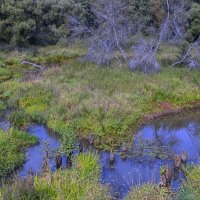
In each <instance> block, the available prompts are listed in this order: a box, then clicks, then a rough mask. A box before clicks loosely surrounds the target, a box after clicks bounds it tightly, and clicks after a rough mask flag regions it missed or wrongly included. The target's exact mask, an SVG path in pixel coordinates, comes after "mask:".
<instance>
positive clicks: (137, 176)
mask: <svg viewBox="0 0 200 200" xmlns="http://www.w3.org/2000/svg"><path fill="white" fill-rule="evenodd" d="M9 127H10V125H9V121H8V120H6V119H5V118H3V117H2V116H1V117H0V129H4V130H8V129H9ZM28 133H29V134H32V135H35V136H37V137H38V138H39V144H37V145H35V146H32V147H30V148H29V149H28V150H27V153H26V157H27V160H26V162H25V164H24V166H23V167H22V168H21V169H19V175H20V176H21V177H25V176H27V175H28V173H29V171H30V170H31V171H32V172H33V173H34V174H39V173H40V172H41V170H42V163H43V156H44V155H43V144H44V142H46V141H48V143H49V145H50V146H51V147H52V148H59V146H60V142H59V138H58V136H57V135H56V134H55V133H52V132H51V131H50V130H49V129H48V128H46V127H45V126H44V125H41V124H30V125H29V128H28ZM88 149H90V148H88V146H86V147H84V151H88ZM183 151H186V152H187V154H188V160H187V163H188V164H192V165H196V164H199V163H200V112H197V111H196V112H195V111H193V112H186V113H182V114H181V115H176V116H170V117H167V118H165V119H161V120H157V121H154V122H151V123H150V124H147V125H145V126H143V127H141V128H140V129H138V131H137V135H136V138H135V139H134V140H133V142H132V148H131V149H129V150H128V153H127V157H126V158H125V159H124V158H123V157H122V156H121V155H120V152H119V153H116V154H115V162H114V164H113V165H111V164H110V163H109V156H110V153H109V152H104V151H101V152H99V155H100V164H101V166H102V173H101V182H102V183H103V184H108V185H109V186H110V191H111V194H112V196H113V197H114V196H118V198H119V199H123V198H124V197H125V196H126V194H127V193H128V192H129V191H130V189H131V188H132V187H134V186H140V185H143V184H144V183H155V184H158V183H159V182H160V168H161V167H163V166H166V165H169V166H171V167H172V169H173V158H174V156H175V155H176V154H178V155H181V153H182V152H183ZM62 159H63V163H66V158H65V157H63V158H62ZM49 165H50V168H51V169H52V171H55V170H56V163H55V160H54V159H50V161H49ZM184 178H185V177H184V174H183V172H182V171H181V170H180V171H179V172H178V174H177V173H174V176H173V180H172V183H171V187H172V190H174V191H176V190H178V189H179V188H180V187H181V183H182V181H183V180H184Z"/></svg>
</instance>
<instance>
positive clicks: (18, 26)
mask: <svg viewBox="0 0 200 200" xmlns="http://www.w3.org/2000/svg"><path fill="white" fill-rule="evenodd" d="M74 14H76V16H77V17H79V18H80V19H82V20H83V21H84V23H86V24H90V23H92V21H93V17H92V12H91V8H90V4H89V1H87V0H81V1H80V0H78V1H73V0H72V1H62V0H59V1H57V0H51V1H46V0H40V1H32V0H19V1H15V0H6V1H3V2H2V3H0V16H1V19H0V42H3V43H7V44H9V43H10V44H14V45H18V46H21V45H25V44H39V45H43V44H55V43H56V42H57V41H58V40H59V39H61V38H67V37H68V36H69V33H70V29H69V21H68V17H67V15H74Z"/></svg>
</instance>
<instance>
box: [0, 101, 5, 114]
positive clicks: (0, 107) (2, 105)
mask: <svg viewBox="0 0 200 200" xmlns="http://www.w3.org/2000/svg"><path fill="white" fill-rule="evenodd" d="M4 109H5V105H4V103H3V102H2V101H1V100H0V112H1V111H3V110H4Z"/></svg>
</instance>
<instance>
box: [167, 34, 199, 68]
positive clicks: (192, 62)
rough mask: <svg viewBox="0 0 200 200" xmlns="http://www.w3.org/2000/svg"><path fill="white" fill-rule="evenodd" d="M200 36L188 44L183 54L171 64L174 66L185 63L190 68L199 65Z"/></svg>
mask: <svg viewBox="0 0 200 200" xmlns="http://www.w3.org/2000/svg"><path fill="white" fill-rule="evenodd" d="M199 48H200V36H199V38H198V39H197V40H196V41H195V42H194V43H192V44H191V45H189V47H188V48H187V49H186V50H185V53H184V55H183V56H182V57H181V58H180V59H179V60H178V61H177V62H175V63H173V64H172V65H171V67H174V66H176V65H180V64H187V65H188V66H189V68H190V69H192V68H197V67H200V52H199Z"/></svg>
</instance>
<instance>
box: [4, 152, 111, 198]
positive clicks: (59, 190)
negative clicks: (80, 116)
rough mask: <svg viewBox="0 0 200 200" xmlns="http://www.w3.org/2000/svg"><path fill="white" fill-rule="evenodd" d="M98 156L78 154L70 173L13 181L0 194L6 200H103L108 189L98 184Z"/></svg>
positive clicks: (47, 174) (106, 196)
mask: <svg viewBox="0 0 200 200" xmlns="http://www.w3.org/2000/svg"><path fill="white" fill-rule="evenodd" d="M99 175H100V168H99V165H98V157H97V156H95V155H93V154H80V155H79V156H78V158H77V159H76V160H75V166H74V167H73V169H71V170H64V171H58V172H56V173H54V174H51V173H46V174H43V175H42V176H40V177H38V176H36V177H35V178H34V179H31V178H30V177H29V178H27V179H26V180H25V181H22V180H21V181H20V180H16V181H15V183H14V184H13V185H12V186H9V187H7V188H4V189H2V190H1V191H0V193H1V195H2V197H3V199H6V200H16V199H20V200H36V199H37V200H38V199H41V200H49V199H51V200H56V199H57V200H60V199H66V200H88V199H90V200H106V199H110V196H109V194H108V190H107V188H106V187H105V186H103V185H101V184H100V183H98V182H99Z"/></svg>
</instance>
